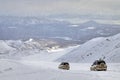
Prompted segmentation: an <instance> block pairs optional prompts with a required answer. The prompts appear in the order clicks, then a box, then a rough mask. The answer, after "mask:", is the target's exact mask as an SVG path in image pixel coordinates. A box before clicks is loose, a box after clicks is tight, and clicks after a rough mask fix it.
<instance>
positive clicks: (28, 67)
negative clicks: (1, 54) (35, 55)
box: [0, 59, 120, 80]
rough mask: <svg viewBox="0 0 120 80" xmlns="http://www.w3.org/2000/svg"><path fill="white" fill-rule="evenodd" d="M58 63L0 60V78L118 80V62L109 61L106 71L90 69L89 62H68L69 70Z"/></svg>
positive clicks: (119, 73)
mask: <svg viewBox="0 0 120 80" xmlns="http://www.w3.org/2000/svg"><path fill="white" fill-rule="evenodd" d="M58 65H59V63H55V62H43V61H33V62H31V61H14V60H7V59H2V60H0V80H98V79H99V80H119V79H120V63H109V64H108V71H90V70H89V67H90V64H89V63H70V65H71V67H70V70H60V69H58Z"/></svg>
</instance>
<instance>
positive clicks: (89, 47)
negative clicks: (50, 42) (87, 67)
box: [56, 34, 120, 62]
mask: <svg viewBox="0 0 120 80" xmlns="http://www.w3.org/2000/svg"><path fill="white" fill-rule="evenodd" d="M99 58H102V59H105V60H106V61H107V62H120V34H117V35H115V36H111V37H105V38H103V37H100V38H95V39H92V40H90V41H88V42H86V43H84V44H83V45H81V46H80V47H78V48H76V49H74V50H73V51H72V52H70V53H68V54H65V55H63V56H62V57H61V58H59V59H57V60H56V61H69V62H93V61H94V60H96V59H99Z"/></svg>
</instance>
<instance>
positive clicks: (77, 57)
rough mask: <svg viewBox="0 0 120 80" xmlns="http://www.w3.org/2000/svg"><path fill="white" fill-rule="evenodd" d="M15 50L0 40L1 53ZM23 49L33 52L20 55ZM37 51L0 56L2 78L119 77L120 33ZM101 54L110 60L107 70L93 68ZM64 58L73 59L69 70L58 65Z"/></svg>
mask: <svg viewBox="0 0 120 80" xmlns="http://www.w3.org/2000/svg"><path fill="white" fill-rule="evenodd" d="M14 51H16V50H15V49H14V48H13V47H10V46H9V45H7V44H6V43H5V41H0V54H1V55H4V56H6V55H7V56H8V55H10V56H11V54H12V52H14ZM8 52H9V53H10V54H7V53H8ZM21 52H22V54H26V53H28V54H29V53H32V55H26V56H20V55H19V54H20V53H21ZM34 52H35V51H34V50H33V51H32V50H30V51H28V52H27V51H21V50H20V51H18V53H19V54H17V53H16V54H15V56H16V55H17V57H16V58H15V57H14V55H12V56H13V57H12V56H11V57H10V58H4V57H3V58H2V56H1V59H0V80H120V53H119V52H120V34H118V35H115V36H111V37H106V38H95V39H92V40H90V41H88V42H86V43H85V44H83V45H80V46H74V47H68V48H64V49H58V50H49V51H40V52H36V53H37V54H36V53H34ZM19 56H20V57H19ZM18 57H19V59H17V58H18ZM99 58H104V59H105V61H107V66H108V69H107V71H90V66H91V64H92V63H93V61H94V60H96V59H99ZM62 61H68V62H69V63H70V70H61V69H58V65H59V64H60V63H61V62H62Z"/></svg>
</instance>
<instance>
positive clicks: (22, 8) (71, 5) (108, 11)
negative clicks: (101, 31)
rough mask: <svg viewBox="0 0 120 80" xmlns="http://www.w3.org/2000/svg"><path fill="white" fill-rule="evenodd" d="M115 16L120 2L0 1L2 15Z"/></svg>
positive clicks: (119, 12)
mask: <svg viewBox="0 0 120 80" xmlns="http://www.w3.org/2000/svg"><path fill="white" fill-rule="evenodd" d="M57 14H66V15H67V14H68V15H110V16H111V15H113V16H120V0H0V15H19V16H26V15H32V16H40V15H57Z"/></svg>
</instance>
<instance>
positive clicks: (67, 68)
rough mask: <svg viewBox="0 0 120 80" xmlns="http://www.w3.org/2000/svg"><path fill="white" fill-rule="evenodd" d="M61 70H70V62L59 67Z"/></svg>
mask: <svg viewBox="0 0 120 80" xmlns="http://www.w3.org/2000/svg"><path fill="white" fill-rule="evenodd" d="M58 68H59V69H64V70H69V69H70V65H69V63H68V62H62V63H61V64H60V65H59V67H58Z"/></svg>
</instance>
